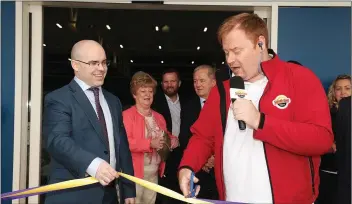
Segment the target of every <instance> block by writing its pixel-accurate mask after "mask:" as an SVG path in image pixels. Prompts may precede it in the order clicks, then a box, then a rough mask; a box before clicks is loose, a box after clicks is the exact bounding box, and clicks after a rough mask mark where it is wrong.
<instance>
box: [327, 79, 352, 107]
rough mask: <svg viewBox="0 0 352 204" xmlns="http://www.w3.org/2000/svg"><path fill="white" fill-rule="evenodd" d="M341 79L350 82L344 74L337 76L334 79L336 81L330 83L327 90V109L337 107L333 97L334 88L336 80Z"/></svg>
mask: <svg viewBox="0 0 352 204" xmlns="http://www.w3.org/2000/svg"><path fill="white" fill-rule="evenodd" d="M342 79H348V80H350V81H351V76H350V75H346V74H342V75H338V76H337V77H336V79H335V80H334V81H333V82H332V84H331V85H330V87H329V90H328V102H329V107H330V108H332V107H333V106H335V107H337V105H338V104H337V100H336V97H335V86H336V82H337V81H338V80H342Z"/></svg>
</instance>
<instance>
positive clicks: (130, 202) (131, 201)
mask: <svg viewBox="0 0 352 204" xmlns="http://www.w3.org/2000/svg"><path fill="white" fill-rule="evenodd" d="M135 203H136V200H135V198H126V199H125V204H135Z"/></svg>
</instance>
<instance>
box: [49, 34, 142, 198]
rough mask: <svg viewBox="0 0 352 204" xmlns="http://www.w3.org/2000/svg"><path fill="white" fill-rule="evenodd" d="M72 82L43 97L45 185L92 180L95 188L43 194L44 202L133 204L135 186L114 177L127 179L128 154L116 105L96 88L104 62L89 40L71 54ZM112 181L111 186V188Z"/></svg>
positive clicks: (104, 69) (103, 73)
mask: <svg viewBox="0 0 352 204" xmlns="http://www.w3.org/2000/svg"><path fill="white" fill-rule="evenodd" d="M69 60H70V61H71V65H72V68H73V70H74V74H75V77H74V79H73V80H72V81H71V82H70V83H69V84H68V85H66V86H64V87H62V88H60V89H58V90H55V91H53V92H51V93H49V94H47V96H46V97H45V102H44V120H43V135H44V138H45V140H46V141H45V142H46V147H47V150H48V152H49V154H50V156H51V172H50V179H49V183H50V184H52V183H57V182H61V181H66V180H71V179H79V178H85V177H88V176H92V177H95V178H96V179H97V180H98V181H99V183H100V184H99V183H98V184H93V185H90V186H86V187H78V188H73V189H69V190H64V191H58V192H53V193H49V194H47V196H46V201H45V203H47V204H53V203H68V204H69V203H102V204H112V203H117V202H118V198H117V192H116V188H115V185H116V183H118V185H119V190H120V192H119V194H120V195H121V196H120V198H119V199H120V202H121V203H127V204H134V203H135V200H134V198H135V197H136V190H135V184H134V183H132V182H130V181H127V180H125V179H123V178H119V179H116V178H117V177H118V175H117V171H119V172H124V173H127V174H129V175H133V174H134V173H133V165H132V158H131V152H130V150H129V146H128V142H127V137H126V132H125V128H124V126H123V122H122V115H121V110H122V106H121V103H120V100H119V99H118V98H117V97H116V96H114V95H113V94H111V93H109V92H107V91H106V90H104V89H102V88H101V86H102V85H103V83H104V79H105V76H106V73H107V69H108V68H107V67H108V65H109V61H108V60H107V59H106V54H105V51H104V49H103V47H102V46H101V45H100V44H99V43H97V42H95V41H92V40H82V41H80V42H77V43H76V44H75V45H74V46H73V48H72V51H71V58H70V59H69ZM115 182H116V183H115Z"/></svg>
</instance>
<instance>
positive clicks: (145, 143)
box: [122, 106, 175, 178]
mask: <svg viewBox="0 0 352 204" xmlns="http://www.w3.org/2000/svg"><path fill="white" fill-rule="evenodd" d="M152 113H153V115H154V118H155V120H156V123H157V124H158V125H159V127H160V128H161V129H163V130H165V131H166V122H165V119H164V117H163V116H162V115H161V114H159V113H157V112H155V111H152ZM122 115H123V123H124V125H125V129H126V133H127V139H128V143H129V146H130V150H131V153H132V162H133V168H134V175H135V176H136V177H138V178H143V177H144V153H146V152H152V148H151V147H150V141H151V139H146V138H145V120H144V117H143V116H142V115H141V114H140V113H138V111H137V109H136V107H135V106H132V107H131V108H129V109H127V110H125V111H123V113H122ZM169 135H170V138H173V137H175V136H172V135H171V134H169ZM164 170H165V162H160V165H159V175H160V177H161V176H163V175H164Z"/></svg>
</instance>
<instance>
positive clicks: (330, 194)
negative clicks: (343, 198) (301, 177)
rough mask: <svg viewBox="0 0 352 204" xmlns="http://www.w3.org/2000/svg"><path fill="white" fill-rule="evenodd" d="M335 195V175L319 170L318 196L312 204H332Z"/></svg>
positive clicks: (334, 201) (334, 200)
mask: <svg viewBox="0 0 352 204" xmlns="http://www.w3.org/2000/svg"><path fill="white" fill-rule="evenodd" d="M336 194H337V174H332V173H327V172H324V171H321V170H320V185H319V195H318V198H317V200H316V201H315V202H314V204H334V203H336Z"/></svg>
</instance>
